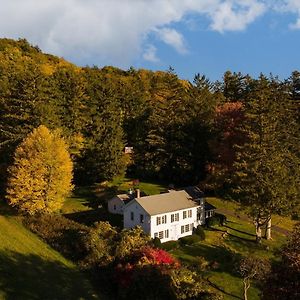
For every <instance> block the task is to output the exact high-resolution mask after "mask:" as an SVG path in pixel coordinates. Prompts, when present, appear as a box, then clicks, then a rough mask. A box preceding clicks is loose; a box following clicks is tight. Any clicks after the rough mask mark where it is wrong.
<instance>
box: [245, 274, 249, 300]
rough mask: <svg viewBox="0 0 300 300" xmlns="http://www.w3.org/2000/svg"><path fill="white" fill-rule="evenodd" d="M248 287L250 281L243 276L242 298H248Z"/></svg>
mask: <svg viewBox="0 0 300 300" xmlns="http://www.w3.org/2000/svg"><path fill="white" fill-rule="evenodd" d="M249 288H250V281H249V279H247V278H244V300H248V296H247V293H248V290H249Z"/></svg>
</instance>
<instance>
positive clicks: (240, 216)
mask: <svg viewBox="0 0 300 300" xmlns="http://www.w3.org/2000/svg"><path fill="white" fill-rule="evenodd" d="M216 212H217V213H220V214H223V215H227V216H231V217H234V218H238V219H241V220H242V221H246V222H249V223H252V221H251V219H250V218H248V217H247V216H246V215H244V214H239V213H235V212H233V211H232V210H229V209H225V208H217V210H216ZM272 229H273V230H274V231H277V232H279V233H281V234H284V235H289V234H290V231H289V230H287V229H284V228H281V227H279V226H276V225H272Z"/></svg>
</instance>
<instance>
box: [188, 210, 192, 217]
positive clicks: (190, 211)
mask: <svg viewBox="0 0 300 300" xmlns="http://www.w3.org/2000/svg"><path fill="white" fill-rule="evenodd" d="M188 216H189V218H191V217H192V210H191V209H190V210H188Z"/></svg>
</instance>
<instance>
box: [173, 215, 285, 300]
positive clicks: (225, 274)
mask: <svg viewBox="0 0 300 300" xmlns="http://www.w3.org/2000/svg"><path fill="white" fill-rule="evenodd" d="M205 235H206V239H205V241H202V242H199V243H197V244H194V245H192V246H181V247H179V248H178V249H175V250H172V251H171V253H172V254H173V255H174V256H176V257H177V258H179V259H180V260H181V261H183V262H184V263H187V264H188V265H191V266H197V264H198V265H199V257H201V256H202V257H204V258H205V259H206V261H207V262H208V264H209V267H208V269H207V270H206V271H205V272H204V277H205V278H207V279H208V280H209V282H211V284H212V287H214V288H215V289H216V290H218V291H221V293H222V294H223V296H224V299H228V300H229V299H231V300H233V299H243V283H242V279H241V278H240V276H239V274H238V273H237V271H236V270H237V266H238V263H239V260H240V258H241V257H242V256H248V255H255V256H259V257H261V258H266V259H271V260H275V259H276V251H277V250H278V249H279V248H280V247H281V245H282V244H283V243H284V242H285V240H286V237H285V236H284V235H282V234H279V233H275V232H274V233H273V240H271V241H267V240H263V242H262V244H260V245H258V244H257V243H255V232H254V226H253V224H251V223H249V222H247V221H243V220H241V219H239V218H235V217H231V216H230V217H228V222H227V224H225V226H214V227H213V228H211V229H206V230H205ZM259 293H260V291H259V289H258V288H257V287H256V286H255V284H253V285H252V286H251V288H250V290H249V299H251V300H252V299H254V300H256V299H260V298H259Z"/></svg>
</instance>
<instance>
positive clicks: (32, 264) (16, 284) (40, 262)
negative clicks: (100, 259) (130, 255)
mask: <svg viewBox="0 0 300 300" xmlns="http://www.w3.org/2000/svg"><path fill="white" fill-rule="evenodd" d="M0 274H1V275H0V299H24V300H26V299H99V297H98V296H97V294H96V293H95V291H94V290H93V287H92V286H91V284H90V281H89V280H88V278H87V277H86V276H85V275H84V274H82V273H81V272H79V270H78V269H77V267H76V266H75V265H74V264H73V263H72V262H70V261H68V260H67V259H65V258H64V257H62V256H61V255H60V254H59V253H58V252H56V251H54V250H53V249H52V248H51V247H49V246H48V245H47V244H45V243H44V242H43V241H42V240H40V239H39V238H38V237H37V236H36V235H34V234H33V233H31V232H30V231H28V230H27V229H25V228H24V227H23V225H22V224H21V222H20V221H19V219H18V217H16V216H14V215H13V214H11V212H10V211H9V210H7V209H6V207H5V205H3V204H1V205H0Z"/></svg>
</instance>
